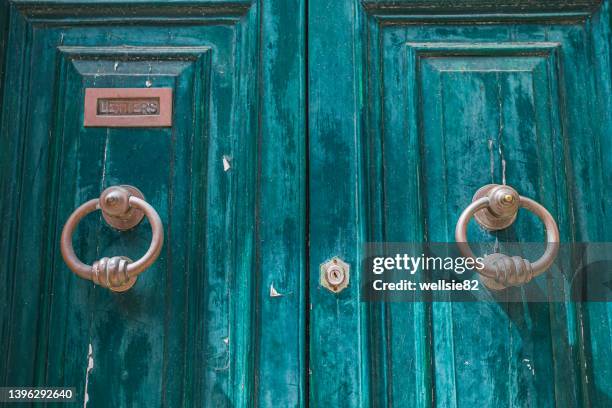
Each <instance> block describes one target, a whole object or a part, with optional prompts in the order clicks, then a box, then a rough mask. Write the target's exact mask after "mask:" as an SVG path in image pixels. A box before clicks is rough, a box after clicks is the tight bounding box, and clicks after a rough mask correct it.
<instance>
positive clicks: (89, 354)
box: [83, 343, 94, 408]
mask: <svg viewBox="0 0 612 408" xmlns="http://www.w3.org/2000/svg"><path fill="white" fill-rule="evenodd" d="M93 368H94V358H93V347H92V346H91V343H89V351H88V352H87V370H86V371H85V392H84V395H85V397H84V398H83V408H86V407H87V403H88V402H89V394H88V393H87V387H88V386H89V373H91V372H92V370H93Z"/></svg>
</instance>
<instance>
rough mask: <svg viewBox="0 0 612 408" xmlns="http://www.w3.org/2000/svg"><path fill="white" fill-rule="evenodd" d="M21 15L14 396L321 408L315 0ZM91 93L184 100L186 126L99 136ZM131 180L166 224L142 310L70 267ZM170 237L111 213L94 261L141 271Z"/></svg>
mask: <svg viewBox="0 0 612 408" xmlns="http://www.w3.org/2000/svg"><path fill="white" fill-rule="evenodd" d="M8 4H9V5H10V20H7V21H5V20H4V19H3V21H2V32H4V34H3V35H5V36H6V38H4V37H3V40H5V41H6V60H5V64H4V66H5V67H6V69H5V77H4V82H3V92H4V98H3V101H2V133H1V146H2V147H1V148H0V154H1V158H0V166H1V167H0V169H1V170H0V171H1V174H2V178H1V182H2V184H1V185H0V197H2V198H1V199H0V212H1V214H2V219H3V220H4V221H3V222H2V225H1V227H0V228H1V229H0V236H1V244H0V265H1V266H0V270H1V273H0V276H1V282H0V304H1V305H2V306H1V308H2V311H1V313H0V315H1V318H0V319H1V320H0V350H1V353H2V358H1V359H0V384H2V385H11V386H33V385H39V386H44V385H49V386H51V385H63V386H71V387H76V390H77V394H78V398H77V400H78V401H80V404H83V402H84V401H87V406H105V407H109V406H126V407H137V406H138V407H158V406H167V407H180V406H214V407H217V406H244V405H247V404H256V405H262V406H270V405H272V404H280V406H293V405H297V404H298V403H300V401H303V400H304V396H303V392H304V383H305V382H304V379H303V378H304V369H303V366H302V364H303V363H302V359H303V355H304V353H305V350H304V348H303V345H304V342H303V338H304V332H303V327H304V324H303V319H302V316H303V315H304V312H303V311H302V309H301V300H302V298H301V297H300V293H301V292H300V287H301V284H302V282H303V281H304V269H305V267H304V265H305V261H304V259H305V255H304V254H305V245H304V242H305V229H304V228H305V227H304V225H305V224H304V216H303V215H304V212H305V210H304V209H305V205H306V204H305V203H306V199H305V189H304V184H303V182H304V180H303V178H302V173H303V171H304V163H305V143H304V140H305V132H304V119H303V118H304V115H305V107H304V103H305V100H304V87H305V82H304V71H305V63H304V52H303V49H304V46H305V42H304V38H303V32H304V28H303V27H304V9H303V7H302V4H301V2H300V1H285V0H283V1H265V2H264V1H189V2H186V1H174V0H172V1H171V0H168V1H113V0H111V1H99V2H98V1H77V2H74V1H63V0H57V1H42V2H41V1H27V0H26V1H20V0H18V1H11V2H9V3H8ZM9 21H10V23H9ZM87 88H151V89H155V88H171V89H172V90H173V99H174V107H173V108H174V110H173V125H172V127H165V128H147V127H144V128H138V129H136V128H110V127H85V126H84V123H83V115H84V111H83V110H84V95H85V89H87ZM118 184H129V185H132V186H135V187H137V188H139V189H140V190H141V191H142V192H143V193H144V195H145V198H146V200H147V201H148V202H149V203H150V204H151V205H152V206H153V207H154V208H155V209H156V210H157V212H158V213H159V215H160V217H161V219H162V221H163V224H164V228H165V244H164V247H163V250H162V253H161V255H160V257H159V258H158V259H157V261H156V262H155V264H153V266H152V267H151V268H149V269H148V270H146V271H145V272H144V273H143V274H142V275H140V277H139V279H138V282H137V284H136V286H134V288H132V289H131V290H130V291H128V292H126V293H123V294H116V293H112V292H110V291H109V290H107V289H104V288H101V287H99V286H94V285H93V284H92V282H90V281H86V280H83V279H80V278H78V277H76V276H75V275H74V274H73V273H71V272H70V270H69V269H68V268H67V267H66V265H65V264H64V262H63V260H62V257H61V255H60V252H59V250H60V248H59V238H60V233H61V231H62V227H63V225H64V223H65V222H66V219H67V218H68V216H69V215H70V214H71V212H72V211H73V210H74V209H75V208H76V207H77V206H79V205H80V204H82V203H84V202H85V201H87V200H90V199H93V198H96V197H98V196H99V195H100V192H101V191H102V190H103V189H104V188H106V187H108V186H112V185H118ZM150 236H151V233H150V231H149V226H148V223H146V222H144V223H143V224H141V225H140V226H138V227H137V228H135V229H134V230H132V231H130V232H128V233H119V232H117V231H114V230H112V229H110V228H109V227H108V226H107V225H106V224H105V223H104V222H103V221H102V220H101V217H100V214H99V212H98V213H95V214H92V215H90V216H88V217H86V218H85V219H84V220H83V221H82V222H81V223H80V224H79V227H78V228H77V233H76V236H75V238H74V246H75V250H76V253H77V255H78V256H79V257H80V258H81V259H82V260H83V262H85V263H88V264H90V265H91V263H92V262H93V261H95V260H97V259H100V258H101V257H102V256H112V255H124V256H128V257H130V258H132V259H137V258H138V257H140V256H141V255H142V254H143V253H144V252H145V250H146V248H147V247H148V245H149V240H150ZM271 286H273V287H275V288H276V289H277V290H278V291H279V292H282V291H287V292H292V295H291V296H287V297H284V298H278V299H276V298H271V297H270V296H269V293H270V287H271Z"/></svg>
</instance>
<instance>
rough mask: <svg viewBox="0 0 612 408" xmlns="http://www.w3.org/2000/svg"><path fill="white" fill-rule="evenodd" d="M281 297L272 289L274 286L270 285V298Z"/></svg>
mask: <svg viewBox="0 0 612 408" xmlns="http://www.w3.org/2000/svg"><path fill="white" fill-rule="evenodd" d="M280 296H283V295H282V294H281V293H278V291H277V290H276V289H274V284H271V285H270V297H280Z"/></svg>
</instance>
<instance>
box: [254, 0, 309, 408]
mask: <svg viewBox="0 0 612 408" xmlns="http://www.w3.org/2000/svg"><path fill="white" fill-rule="evenodd" d="M305 11H306V2H305V1H303V0H277V1H264V2H262V15H261V18H260V22H261V36H262V37H261V41H262V44H261V57H260V58H261V60H260V64H261V73H262V77H261V84H262V89H261V98H262V105H261V116H260V133H261V138H260V140H259V152H260V158H259V169H258V175H259V181H258V185H259V188H260V190H259V192H258V203H259V205H258V208H259V213H258V219H259V221H260V222H259V223H258V231H257V242H258V243H259V248H258V260H259V261H258V264H257V274H256V276H257V277H258V285H257V287H258V291H259V292H258V295H259V296H258V301H257V304H256V306H255V310H256V316H257V317H256V324H255V332H256V334H255V338H256V339H257V340H256V341H257V343H256V344H257V346H256V350H255V358H256V360H255V367H256V370H257V377H256V383H257V391H256V392H257V394H256V395H255V396H254V397H255V398H256V405H257V406H261V407H296V406H306V405H307V404H308V396H307V395H306V376H307V370H308V362H307V361H306V360H305V354H306V350H307V347H308V344H307V343H306V338H307V337H306V320H305V318H306V313H307V309H306V308H307V304H306V301H305V299H306V296H307V295H306V287H307V283H306V279H307V275H306V271H307V266H306V203H307V201H306V135H307V129H306V118H305V116H306V97H305V87H306V78H305V71H306V65H305V45H306V39H305V33H306V29H305V25H306V20H305Z"/></svg>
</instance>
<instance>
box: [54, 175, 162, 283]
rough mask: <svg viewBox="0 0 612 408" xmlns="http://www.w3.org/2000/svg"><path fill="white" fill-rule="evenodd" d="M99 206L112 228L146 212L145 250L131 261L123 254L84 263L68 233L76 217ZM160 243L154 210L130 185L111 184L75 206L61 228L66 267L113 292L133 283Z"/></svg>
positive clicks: (127, 225) (133, 223)
mask: <svg viewBox="0 0 612 408" xmlns="http://www.w3.org/2000/svg"><path fill="white" fill-rule="evenodd" d="M95 210H101V211H102V216H103V217H104V220H105V221H106V222H107V223H108V224H109V225H110V226H112V227H113V228H116V229H118V230H120V231H126V230H129V229H132V228H134V227H135V226H136V225H138V223H140V221H141V220H142V218H143V217H144V216H145V215H146V216H147V218H148V219H149V223H150V224H151V230H152V233H153V234H152V235H153V236H152V238H151V245H150V246H149V249H148V250H147V252H146V253H145V254H144V255H143V256H142V258H140V259H139V260H137V261H136V262H132V260H131V259H129V258H127V257H125V256H113V257H111V258H106V257H105V258H102V259H100V260H99V261H96V262H94V264H93V265H86V264H84V263H83V262H81V260H79V258H78V257H77V256H76V254H75V253H74V248H73V247H72V234H73V232H74V230H75V228H76V226H77V225H78V223H79V221H81V219H82V218H83V217H85V216H86V215H87V214H89V213H91V212H93V211H95ZM163 244H164V227H163V225H162V222H161V219H160V218H159V215H158V214H157V211H155V209H154V208H153V207H151V205H149V203H147V202H146V201H145V200H144V196H143V195H142V193H141V192H140V191H139V190H138V189H137V188H135V187H132V186H125V185H122V186H113V187H109V188H107V189H106V190H104V191H103V192H102V194H101V195H100V198H95V199H93V200H89V201H87V202H86V203H84V204H82V205H81V206H80V207H78V208H77V209H76V210H74V212H73V213H72V214H71V215H70V217H69V218H68V221H66V225H64V229H63V231H62V238H61V251H62V257H63V258H64V261H65V262H66V264H67V265H68V267H69V268H70V269H71V270H72V271H73V272H74V273H75V274H77V275H78V276H79V277H81V278H83V279H89V280H91V281H94V282H95V283H96V284H97V285H100V286H104V287H105V288H108V289H110V290H112V291H114V292H124V291H126V290H128V289H130V288H131V287H132V286H134V284H135V283H136V278H137V276H138V275H139V274H141V273H142V272H144V271H145V270H146V269H147V268H148V267H149V266H151V265H152V264H153V262H155V260H156V259H157V257H158V256H159V253H160V252H161V248H162V245H163Z"/></svg>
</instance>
